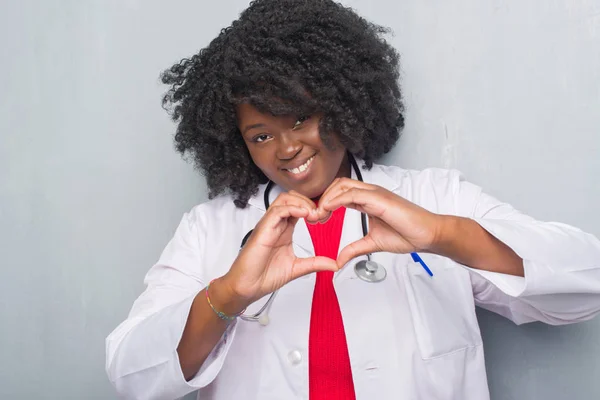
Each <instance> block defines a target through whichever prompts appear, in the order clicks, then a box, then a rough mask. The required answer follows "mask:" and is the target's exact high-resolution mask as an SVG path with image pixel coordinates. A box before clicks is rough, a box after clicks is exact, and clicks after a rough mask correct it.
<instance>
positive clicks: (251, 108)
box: [107, 0, 600, 400]
mask: <svg viewBox="0 0 600 400" xmlns="http://www.w3.org/2000/svg"><path fill="white" fill-rule="evenodd" d="M383 33H385V30H384V29H382V28H381V27H378V26H376V25H373V24H370V23H369V22H367V21H365V20H364V19H362V18H360V17H359V16H357V15H356V14H355V13H354V12H353V11H351V10H350V9H347V8H344V7H342V6H341V5H339V4H336V3H334V2H332V1H329V0H302V1H298V0H258V1H255V2H253V3H252V4H251V5H250V7H249V8H248V9H247V10H245V11H244V12H243V13H242V14H241V16H240V18H239V19H238V20H237V21H235V22H234V23H233V24H232V25H231V26H230V27H229V28H226V29H224V30H223V31H222V32H221V34H220V35H219V36H218V37H217V38H216V39H214V40H213V41H212V42H211V43H210V45H209V46H208V47H207V48H205V49H203V50H201V51H200V53H198V54H197V55H195V56H193V57H192V58H190V59H186V60H183V61H182V62H181V63H179V64H176V65H174V66H173V67H171V68H170V69H169V70H167V71H166V72H165V73H164V75H163V82H165V83H166V84H169V85H171V90H170V91H169V92H168V93H167V95H166V96H165V99H164V104H165V106H168V107H169V108H170V109H171V110H172V112H173V117H174V119H175V120H176V121H177V122H178V127H177V133H176V135H175V142H176V145H177V149H178V150H179V151H180V152H182V153H186V154H189V155H191V156H192V157H193V159H194V160H195V162H196V164H197V166H198V167H199V169H200V170H201V171H202V172H203V173H204V174H205V176H206V179H207V182H208V186H209V189H210V197H211V199H212V200H211V201H209V202H207V203H204V204H201V205H199V206H197V207H195V208H194V209H193V210H192V211H191V212H190V213H189V214H186V215H185V216H184V218H183V220H182V222H181V224H180V226H179V227H178V229H177V231H176V233H175V236H174V237H173V239H172V240H171V242H170V243H169V244H168V245H167V247H166V249H165V250H164V252H163V254H162V256H161V258H160V260H159V261H158V263H157V264H156V265H155V266H154V267H153V268H152V269H151V270H150V272H149V273H148V275H147V276H146V284H147V285H148V287H147V289H146V291H145V292H144V293H143V294H142V295H141V296H140V297H139V299H138V300H137V301H136V302H135V304H134V306H133V309H132V311H131V313H130V315H129V317H128V319H127V320H126V321H124V322H123V323H122V324H121V325H120V326H119V327H118V328H117V329H116V330H115V331H114V332H113V333H112V334H111V335H110V336H109V338H108V339H107V371H108V375H109V377H110V379H111V381H112V382H113V383H114V384H115V386H116V388H117V391H118V392H119V393H120V394H121V395H122V396H124V397H126V398H138V399H174V398H178V397H181V396H183V395H185V394H186V393H189V392H191V391H194V390H197V389H199V395H198V396H199V397H198V398H199V399H237V398H244V399H291V398H309V399H310V400H316V399H354V398H357V399H365V398H376V399H396V398H406V399H473V400H482V399H486V398H489V394H488V389H487V383H486V375H485V368H484V367H485V365H484V356H483V348H482V345H481V335H480V332H479V329H478V325H477V320H476V316H475V305H476V304H477V305H480V306H482V307H485V308H487V309H490V310H492V311H495V312H498V313H499V314H501V315H504V316H506V317H507V318H510V319H511V320H513V321H515V322H516V323H525V322H530V321H543V322H546V323H550V324H564V323H570V322H576V321H582V320H587V319H590V318H592V317H593V316H594V315H595V314H596V313H598V311H599V310H600V243H599V241H598V240H597V239H596V238H594V237H593V236H591V235H588V234H586V233H583V232H581V231H579V230H577V229H575V228H572V227H569V226H566V225H563V224H557V223H542V222H538V221H535V220H533V219H532V218H530V217H528V216H525V215H523V214H520V213H519V212H517V211H516V210H514V209H513V208H512V207H511V206H509V205H507V204H504V203H501V202H499V201H497V200H496V199H494V198H492V197H490V196H488V195H486V194H484V193H482V191H481V189H480V188H479V187H477V186H475V185H473V184H470V183H468V182H466V181H464V180H463V179H462V177H461V176H460V174H459V173H457V172H456V171H448V170H440V169H428V170H425V171H420V172H419V171H407V170H402V169H400V168H397V167H384V166H381V165H376V164H374V161H375V160H377V159H378V158H379V157H380V156H381V155H383V154H384V153H386V152H388V151H389V150H390V149H391V148H392V146H393V145H394V144H395V143H396V141H397V140H398V137H399V133H400V131H401V129H402V127H403V115H402V101H401V93H400V89H399V87H398V55H397V53H396V52H395V51H394V50H393V49H392V48H391V47H390V46H389V45H388V44H387V43H386V42H385V41H384V40H383V38H382V37H381V36H382V34H383ZM361 213H364V214H365V215H368V229H366V228H367V227H366V226H365V227H363V223H362V221H361ZM249 231H252V234H251V235H249V236H247V237H246V238H245V236H246V233H247V232H249ZM245 239H247V240H245ZM244 241H245V244H244V246H243V248H242V249H241V250H240V244H241V243H243V242H244ZM367 255H369V257H370V258H371V260H372V261H373V262H375V263H377V264H365V263H364V261H365V259H366V258H367ZM419 255H420V257H421V258H422V259H421V258H419ZM360 261H363V263H362V264H358V266H357V263H359V262H360ZM420 261H422V262H420ZM274 292H276V293H277V296H276V298H272V299H271V300H272V301H270V302H269V303H267V299H268V298H269V296H270V295H271V293H274ZM263 305H267V306H266V309H265V310H263V312H262V313H261V314H260V317H258V316H257V317H256V318H254V319H252V318H247V316H248V315H253V314H256V313H257V312H258V311H259V310H260V309H261V308H262V307H263ZM257 320H259V321H257ZM257 322H260V323H257Z"/></svg>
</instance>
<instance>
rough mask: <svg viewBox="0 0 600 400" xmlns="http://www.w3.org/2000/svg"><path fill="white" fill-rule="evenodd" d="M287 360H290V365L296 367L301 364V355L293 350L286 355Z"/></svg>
mask: <svg viewBox="0 0 600 400" xmlns="http://www.w3.org/2000/svg"><path fill="white" fill-rule="evenodd" d="M288 360H290V364H292V365H298V364H300V363H301V362H302V353H300V352H299V351H298V350H293V351H290V352H289V353H288Z"/></svg>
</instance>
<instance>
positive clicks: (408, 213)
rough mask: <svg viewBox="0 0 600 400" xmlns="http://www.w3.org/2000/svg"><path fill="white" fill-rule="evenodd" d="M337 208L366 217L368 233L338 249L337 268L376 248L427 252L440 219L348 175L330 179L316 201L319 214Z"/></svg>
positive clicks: (380, 249)
mask: <svg viewBox="0 0 600 400" xmlns="http://www.w3.org/2000/svg"><path fill="white" fill-rule="evenodd" d="M339 207H347V208H352V209H355V210H357V211H360V212H364V213H365V214H367V215H368V217H369V233H368V234H367V235H366V236H365V237H363V238H361V239H360V240H357V241H356V242H354V243H350V244H349V245H348V246H346V247H345V248H344V249H342V251H341V252H340V254H339V256H338V259H337V263H338V265H339V267H342V266H343V265H345V264H346V263H347V262H348V261H350V260H351V259H353V258H355V257H358V256H361V255H365V254H369V253H375V252H380V251H387V252H392V253H403V254H407V253H411V252H415V251H428V249H430V248H431V247H432V246H433V244H434V242H435V240H436V237H437V235H438V231H439V229H440V224H441V218H442V216H440V215H438V214H434V213H432V212H430V211H427V210H425V209H424V208H422V207H419V206H417V205H416V204H414V203H411V202H410V201H408V200H406V199H403V198H402V197H400V196H398V195H396V194H394V193H392V192H390V191H389V190H386V189H384V188H382V187H380V186H377V185H370V184H368V183H364V182H360V181H357V180H353V179H349V178H338V179H336V180H335V181H333V183H332V184H331V186H329V188H328V189H327V190H326V191H325V193H323V195H322V196H321V199H320V200H319V211H320V212H319V214H321V215H325V214H327V213H331V212H332V211H334V210H336V209H337V208H339Z"/></svg>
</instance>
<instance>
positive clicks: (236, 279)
mask: <svg viewBox="0 0 600 400" xmlns="http://www.w3.org/2000/svg"><path fill="white" fill-rule="evenodd" d="M324 214H325V213H323V215H324ZM299 218H305V219H306V220H307V221H310V222H316V221H318V220H319V219H320V216H319V213H318V210H317V207H316V205H315V203H314V202H313V201H312V200H310V199H309V198H307V197H304V196H302V195H300V194H299V193H296V192H294V191H291V192H288V193H282V194H281V195H279V196H278V197H277V199H276V200H275V201H274V202H273V204H271V206H270V207H269V209H268V210H267V212H266V213H265V215H264V216H263V217H262V218H261V220H260V221H259V222H258V224H257V225H256V227H255V228H254V231H253V232H252V234H251V235H250V237H249V238H248V241H247V242H246V245H245V246H244V247H243V248H242V250H241V251H240V253H239V255H238V257H237V258H236V260H235V262H234V263H233V265H232V267H231V269H230V270H229V272H228V273H227V274H226V275H225V276H224V277H223V278H221V281H222V282H221V283H227V285H228V287H229V288H230V290H231V292H232V294H233V295H234V296H236V297H237V299H238V301H236V303H237V304H240V305H241V308H244V307H245V306H246V305H248V304H251V303H252V302H254V301H256V300H258V299H260V298H261V297H263V296H265V295H267V294H269V293H272V292H274V291H275V290H277V289H279V288H281V287H282V286H283V285H285V284H287V283H288V282H290V281H292V280H294V279H296V278H299V277H301V276H303V275H306V274H309V273H311V272H316V271H325V270H327V271H337V270H338V266H337V263H336V262H335V260H332V259H330V258H327V257H309V258H299V257H296V255H295V254H294V249H293V247H292V235H293V232H294V228H295V226H296V223H297V222H298V219H299Z"/></svg>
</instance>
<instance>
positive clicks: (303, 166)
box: [288, 156, 315, 174]
mask: <svg viewBox="0 0 600 400" xmlns="http://www.w3.org/2000/svg"><path fill="white" fill-rule="evenodd" d="M314 158H315V156H312V157H311V158H309V159H308V160H306V162H305V163H304V164H302V165H301V166H299V167H298V168H292V169H288V171H290V172H291V173H292V174H299V173H300V172H304V171H306V169H307V168H308V166H309V165H310V163H311V162H312V160H313V159H314Z"/></svg>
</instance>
